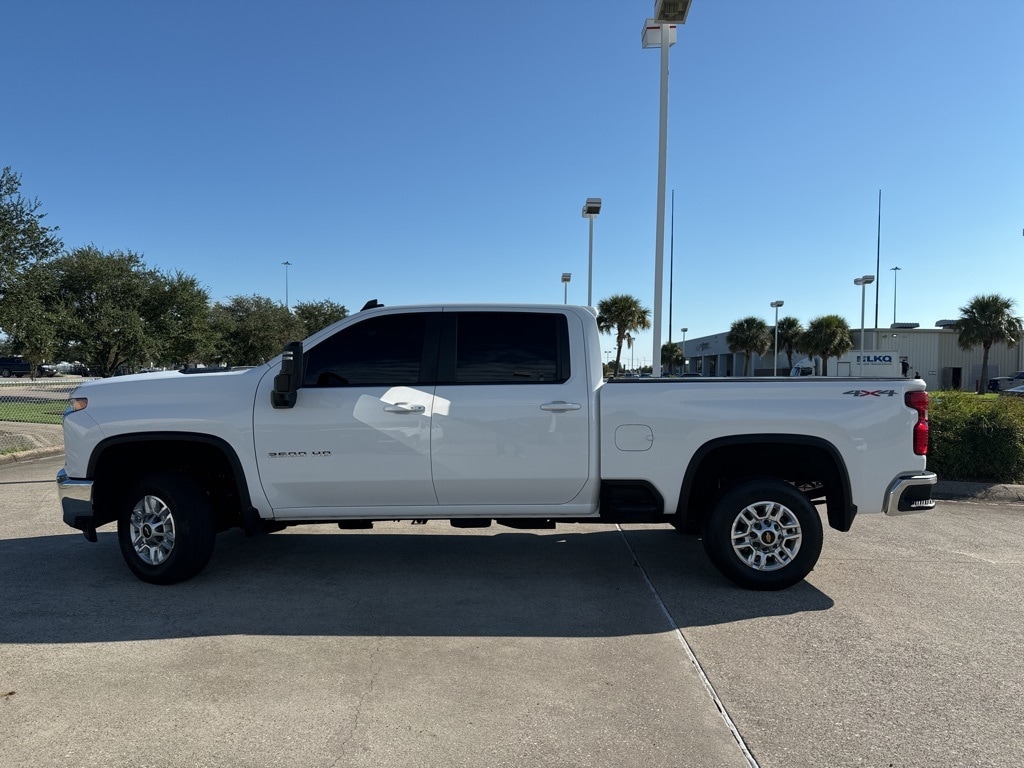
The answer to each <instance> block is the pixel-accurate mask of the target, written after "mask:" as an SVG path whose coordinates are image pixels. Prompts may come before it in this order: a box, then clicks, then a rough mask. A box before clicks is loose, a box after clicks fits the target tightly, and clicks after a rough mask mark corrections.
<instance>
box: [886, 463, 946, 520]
mask: <svg viewBox="0 0 1024 768" xmlns="http://www.w3.org/2000/svg"><path fill="white" fill-rule="evenodd" d="M938 479H939V478H938V476H937V475H936V474H935V473H934V472H916V473H913V474H905V475H900V476H899V477H897V478H896V479H895V480H893V481H892V482H891V483H890V484H889V488H888V490H887V491H886V492H885V499H884V501H883V503H882V511H883V512H885V514H887V515H909V514H913V513H914V512H927V511H928V510H929V509H933V508H934V507H935V500H934V499H933V498H932V488H933V487H934V486H935V483H936V482H937V481H938Z"/></svg>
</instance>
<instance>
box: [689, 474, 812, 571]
mask: <svg viewBox="0 0 1024 768" xmlns="http://www.w3.org/2000/svg"><path fill="white" fill-rule="evenodd" d="M822 538H823V534H822V527H821V517H820V516H819V515H818V510H817V509H816V508H815V507H814V505H813V504H811V502H810V501H808V500H807V497H806V496H804V495H803V494H802V493H800V491H798V490H797V489H796V488H794V487H793V486H791V485H788V484H787V483H783V482H781V481H778V480H752V481H749V482H746V483H743V484H742V485H739V486H737V487H735V488H733V489H732V490H729V491H727V492H726V493H725V494H724V495H723V496H722V497H721V498H720V499H719V500H718V502H717V503H716V504H715V506H714V509H712V511H711V514H710V515H709V516H708V518H707V520H706V521H705V523H704V551H705V552H707V554H708V557H709V558H710V559H711V562H712V563H714V565H715V567H716V568H718V570H719V571H721V572H722V574H723V575H724V576H725V577H726V578H728V579H730V580H731V581H733V582H735V583H736V584H739V585H740V586H741V587H745V588H746V589H757V590H774V589H785V588H786V587H789V586H792V585H793V584H796V583H797V582H799V581H801V580H803V578H804V577H805V576H806V575H807V574H808V573H810V572H811V570H812V569H813V568H814V566H815V564H816V563H817V562H818V557H819V556H820V555H821V544H822Z"/></svg>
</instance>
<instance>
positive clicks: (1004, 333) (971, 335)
mask: <svg viewBox="0 0 1024 768" xmlns="http://www.w3.org/2000/svg"><path fill="white" fill-rule="evenodd" d="M1014 306H1015V303H1014V300H1013V299H1010V298H1007V297H1005V296H1000V295H999V294H997V293H990V294H981V295H979V296H975V297H974V298H972V299H971V300H970V301H969V302H968V303H967V305H966V306H963V307H960V319H959V320H957V321H956V325H955V326H954V327H955V328H956V330H957V332H958V333H959V334H960V336H959V338H958V340H957V344H958V345H959V346H960V349H962V350H964V351H965V352H967V351H969V350H971V349H973V348H974V347H976V346H978V345H979V344H980V345H981V348H982V356H981V388H982V391H984V389H985V388H986V387H987V386H988V355H989V352H990V351H991V349H992V345H993V344H997V343H1000V344H1001V343H1005V344H1006V345H1007V346H1008V347H1012V346H1015V345H1016V344H1019V343H1020V341H1021V331H1022V322H1021V319H1020V317H1018V316H1016V315H1014V314H1013V309H1014Z"/></svg>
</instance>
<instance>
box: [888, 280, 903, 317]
mask: <svg viewBox="0 0 1024 768" xmlns="http://www.w3.org/2000/svg"><path fill="white" fill-rule="evenodd" d="M889 271H890V272H892V324H893V325H896V278H897V277H899V276H900V268H899V267H890V268H889Z"/></svg>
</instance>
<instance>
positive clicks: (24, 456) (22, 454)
mask: <svg viewBox="0 0 1024 768" xmlns="http://www.w3.org/2000/svg"><path fill="white" fill-rule="evenodd" d="M62 453H64V446H61V445H53V446H50V447H49V448H32V449H31V450H28V451H18V452H17V453H5V454H4V455H2V456H0V466H3V465H4V464H14V463H16V462H19V461H31V460H32V459H46V458H49V457H50V456H60V455H61V454H62Z"/></svg>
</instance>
